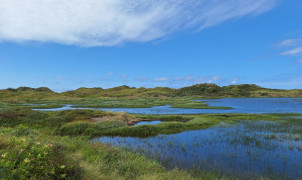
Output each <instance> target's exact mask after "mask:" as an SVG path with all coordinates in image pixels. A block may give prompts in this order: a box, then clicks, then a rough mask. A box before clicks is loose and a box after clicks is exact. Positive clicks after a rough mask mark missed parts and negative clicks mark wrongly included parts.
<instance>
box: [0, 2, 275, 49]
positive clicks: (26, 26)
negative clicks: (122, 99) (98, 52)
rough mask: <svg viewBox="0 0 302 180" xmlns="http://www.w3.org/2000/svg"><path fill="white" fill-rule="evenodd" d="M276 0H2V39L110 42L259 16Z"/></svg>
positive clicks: (84, 43)
mask: <svg viewBox="0 0 302 180" xmlns="http://www.w3.org/2000/svg"><path fill="white" fill-rule="evenodd" d="M278 1H279V0H257V1H255V0H225V1H217V0H215V1H213V0H203V1H200V0H178V1H175V0H165V1H157V0H73V1H70V0H60V1H54V0H43V1H41V0H26V1H25V0H22V1H20V0H0V42H1V41H14V42H32V41H33V42H54V43H61V44H69V45H80V46H112V45H117V44H121V43H124V42H147V41H152V40H155V39H159V38H163V37H165V36H167V35H169V34H171V33H174V32H177V31H181V30H184V29H193V30H198V31H200V30H203V29H204V28H207V27H210V26H214V25H217V24H220V23H222V22H224V21H227V20H230V19H234V18H240V17H243V16H247V15H252V16H254V15H259V14H261V13H264V12H266V11H269V10H270V9H272V8H274V7H275V6H276V4H277V2H278Z"/></svg>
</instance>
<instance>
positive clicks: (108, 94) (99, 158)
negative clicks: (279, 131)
mask: <svg viewBox="0 0 302 180" xmlns="http://www.w3.org/2000/svg"><path fill="white" fill-rule="evenodd" d="M299 96H300V97H301V96H302V90H276V89H266V88H261V87H259V86H256V85H238V86H226V87H219V86H217V85H214V84H199V85H194V86H191V87H185V88H180V89H171V88H161V87H158V88H131V87H128V86H121V87H116V88H111V89H102V88H80V89H77V90H74V91H67V92H62V93H57V92H53V91H52V90H50V89H48V88H43V87H42V88H36V89H35V88H28V87H20V88H18V89H11V88H10V89H5V90H0V155H1V157H0V177H1V179H7V180H10V179H238V177H227V176H224V175H223V174H222V173H221V172H219V169H218V170H217V171H215V172H214V171H205V170H200V169H199V170H198V171H197V172H196V171H194V172H191V171H190V170H181V169H166V168H164V167H163V166H162V165H161V164H160V163H159V162H157V161H155V160H154V159H148V158H146V157H145V156H144V155H142V154H137V153H134V152H131V151H127V150H125V149H122V148H117V147H112V146H110V145H107V144H102V143H93V142H91V139H93V138H95V137H100V136H121V137H144V138H146V137H152V136H157V135H159V134H173V133H180V132H183V131H188V130H195V129H206V128H209V127H213V126H216V125H218V124H221V123H222V122H223V123H227V124H232V123H236V122H238V121H242V120H243V121H244V120H253V121H258V120H266V121H274V122H278V123H281V124H284V126H286V125H287V124H288V123H290V124H293V123H300V122H298V121H292V122H291V121H286V120H285V119H286V117H289V116H295V117H300V116H301V115H299V114H196V115H139V114H137V115H131V114H127V113H123V112H109V111H106V112H105V111H96V110H87V109H86V110H83V109H82V110H65V111H52V112H50V111H46V112H42V111H36V110H32V109H43V108H44V109H50V108H58V107H63V106H64V105H65V104H72V105H73V106H75V107H92V108H94V107H95V108H96V107H102V108H106V107H131V108H141V107H153V106H164V105H171V106H172V107H177V108H196V109H198V108H201V109H203V108H204V109H207V108H213V109H215V108H217V109H228V107H210V106H208V105H207V104H206V103H204V102H202V101H192V100H194V99H202V98H218V97H229V98H231V97H299ZM153 120H159V121H161V123H160V124H157V125H140V126H133V125H134V124H136V123H138V122H141V121H153ZM294 133H295V135H297V137H301V136H302V134H301V133H302V132H301V131H299V130H297V131H295V132H294Z"/></svg>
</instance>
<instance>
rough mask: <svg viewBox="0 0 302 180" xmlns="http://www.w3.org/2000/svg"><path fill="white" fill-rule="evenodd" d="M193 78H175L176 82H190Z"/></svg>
mask: <svg viewBox="0 0 302 180" xmlns="http://www.w3.org/2000/svg"><path fill="white" fill-rule="evenodd" d="M193 78H194V76H192V75H191V76H185V77H177V78H175V80H176V81H191V80H192V79H193Z"/></svg>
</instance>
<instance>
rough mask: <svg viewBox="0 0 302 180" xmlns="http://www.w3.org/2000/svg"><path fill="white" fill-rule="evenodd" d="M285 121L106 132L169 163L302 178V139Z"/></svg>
mask: <svg viewBox="0 0 302 180" xmlns="http://www.w3.org/2000/svg"><path fill="white" fill-rule="evenodd" d="M298 129H301V127H296V126H293V127H283V126H281V125H280V124H278V123H273V122H266V121H256V122H255V121H241V122H240V123H237V124H234V125H227V124H221V125H219V126H215V127H212V128H208V129H204V130H193V131H186V132H182V133H178V134H171V135H159V136H156V137H149V138H133V137H100V138H96V139H94V140H93V141H94V142H103V143H108V144H111V145H113V146H120V147H124V148H126V149H128V150H131V151H134V152H138V153H143V154H145V155H146V156H147V157H149V158H152V159H155V160H157V161H159V162H161V163H162V164H163V165H164V166H165V167H166V168H168V169H170V168H175V167H177V168H180V169H191V170H192V169H195V170H198V169H199V170H202V171H213V172H216V170H219V172H220V173H222V174H224V175H228V176H236V177H239V178H240V179H245V178H247V179H250V178H253V177H258V178H259V177H271V178H274V177H279V178H281V179H301V178H302V141H301V137H298V136H293V135H291V134H289V133H287V132H288V131H294V130H298Z"/></svg>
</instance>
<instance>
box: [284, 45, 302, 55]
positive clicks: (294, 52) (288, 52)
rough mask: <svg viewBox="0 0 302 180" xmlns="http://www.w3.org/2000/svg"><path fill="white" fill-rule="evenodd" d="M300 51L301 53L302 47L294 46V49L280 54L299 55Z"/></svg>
mask: <svg viewBox="0 0 302 180" xmlns="http://www.w3.org/2000/svg"><path fill="white" fill-rule="evenodd" d="M301 53H302V47H296V48H294V49H291V50H288V51H285V52H283V53H282V54H281V55H290V56H294V55H299V54H301Z"/></svg>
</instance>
